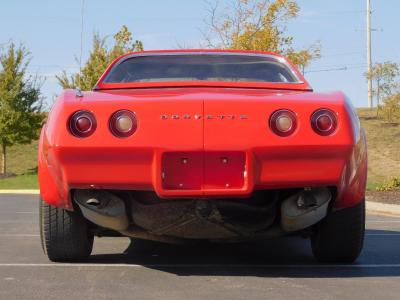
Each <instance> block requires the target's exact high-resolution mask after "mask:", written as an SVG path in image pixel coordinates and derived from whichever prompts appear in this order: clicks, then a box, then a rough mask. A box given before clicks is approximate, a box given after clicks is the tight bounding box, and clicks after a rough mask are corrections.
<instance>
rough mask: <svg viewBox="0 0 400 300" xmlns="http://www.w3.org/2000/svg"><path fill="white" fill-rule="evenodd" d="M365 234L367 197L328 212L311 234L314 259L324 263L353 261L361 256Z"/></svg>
mask: <svg viewBox="0 0 400 300" xmlns="http://www.w3.org/2000/svg"><path fill="white" fill-rule="evenodd" d="M364 233H365V200H364V199H363V201H362V202H361V203H360V204H358V205H356V206H354V207H350V208H345V209H341V210H339V211H336V212H333V213H331V214H329V215H328V216H327V217H326V218H325V219H323V220H322V221H321V222H320V223H319V224H317V226H316V230H315V232H314V234H313V235H312V236H311V247H312V251H313V254H314V256H315V258H316V259H317V260H318V261H320V262H325V263H352V262H354V261H355V260H356V259H357V257H358V256H359V255H360V252H361V249H362V247H363V243H364Z"/></svg>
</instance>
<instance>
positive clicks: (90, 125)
mask: <svg viewBox="0 0 400 300" xmlns="http://www.w3.org/2000/svg"><path fill="white" fill-rule="evenodd" d="M96 127H97V123H96V118H95V116H94V114H93V113H91V112H90V111H87V110H80V111H77V112H75V113H74V114H73V115H72V116H71V117H70V118H69V130H70V131H71V133H72V134H73V135H74V136H76V137H82V138H83V137H88V136H90V135H92V134H93V132H95V130H96Z"/></svg>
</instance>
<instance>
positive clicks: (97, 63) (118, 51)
mask: <svg viewBox="0 0 400 300" xmlns="http://www.w3.org/2000/svg"><path fill="white" fill-rule="evenodd" d="M113 38H114V45H113V46H112V47H111V48H110V49H109V48H108V47H107V46H106V41H107V39H106V38H101V37H100V36H99V34H97V33H96V34H94V36H93V43H92V47H93V49H92V50H91V51H90V55H89V59H88V60H87V62H86V63H85V66H84V67H83V68H82V72H81V74H80V73H79V72H78V73H76V74H72V75H70V76H69V75H68V73H67V72H66V71H63V72H62V73H61V75H59V76H56V78H57V80H58V83H59V84H60V85H61V86H62V87H63V88H64V89H67V88H77V87H79V88H81V89H82V90H91V89H92V88H93V87H94V85H95V84H96V82H97V81H98V80H99V78H100V76H101V75H102V74H103V73H104V71H105V70H106V68H107V67H108V66H109V65H110V63H111V62H112V61H113V60H114V59H116V58H118V57H119V56H121V55H123V54H125V53H127V52H132V51H142V50H143V44H142V42H141V41H139V40H136V41H135V42H132V33H131V32H129V30H128V27H126V26H125V25H124V26H122V28H121V30H120V31H119V32H117V33H116V34H115V35H114V36H113Z"/></svg>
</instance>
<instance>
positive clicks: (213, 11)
mask: <svg viewBox="0 0 400 300" xmlns="http://www.w3.org/2000/svg"><path fill="white" fill-rule="evenodd" d="M208 6H209V9H208V14H209V16H208V19H207V20H206V25H207V28H208V32H207V33H205V34H204V37H205V40H206V42H207V46H208V47H211V48H224V49H238V50H259V51H269V52H275V53H279V54H282V55H284V56H286V57H288V58H289V59H290V60H291V61H292V62H293V63H294V64H295V65H297V66H299V67H302V68H303V69H304V67H306V66H307V65H308V64H309V63H310V62H311V60H312V59H315V58H318V57H320V45H319V43H315V44H314V45H312V46H310V47H309V48H306V49H301V50H296V49H294V48H293V40H294V38H293V37H292V36H288V35H286V26H285V24H287V22H288V21H289V20H291V19H294V18H296V17H297V16H298V13H299V11H300V8H299V6H298V4H297V2H296V1H295V0H232V1H231V4H230V5H229V6H228V7H226V8H225V10H224V12H222V11H221V10H220V5H219V2H218V1H217V2H215V3H208Z"/></svg>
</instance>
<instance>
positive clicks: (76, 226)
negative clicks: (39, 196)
mask: <svg viewBox="0 0 400 300" xmlns="http://www.w3.org/2000/svg"><path fill="white" fill-rule="evenodd" d="M40 237H41V241H42V248H43V251H44V253H45V254H46V255H47V257H48V258H49V259H50V260H51V261H54V262H77V261H85V260H86V259H87V258H88V257H89V256H90V254H91V253H92V248H93V239H94V235H93V234H92V233H90V231H89V228H88V223H87V221H86V220H85V219H84V218H83V217H82V215H81V214H80V213H79V212H76V211H75V212H72V211H67V210H65V209H61V208H58V207H55V206H51V205H49V204H47V203H45V202H44V201H42V200H40Z"/></svg>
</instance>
